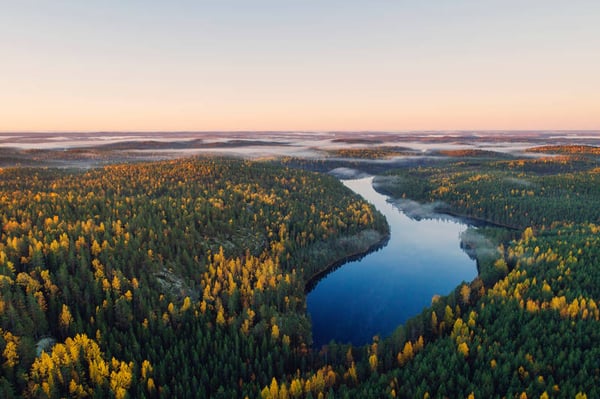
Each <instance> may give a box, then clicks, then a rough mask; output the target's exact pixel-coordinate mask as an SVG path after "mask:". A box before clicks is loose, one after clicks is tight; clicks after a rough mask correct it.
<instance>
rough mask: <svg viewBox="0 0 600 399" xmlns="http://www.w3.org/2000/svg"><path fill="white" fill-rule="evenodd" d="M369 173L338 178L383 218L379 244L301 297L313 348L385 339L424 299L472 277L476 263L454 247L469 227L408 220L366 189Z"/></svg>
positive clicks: (426, 302)
mask: <svg viewBox="0 0 600 399" xmlns="http://www.w3.org/2000/svg"><path fill="white" fill-rule="evenodd" d="M372 181H373V178H372V177H369V178H363V179H354V180H345V181H343V183H344V184H345V185H346V186H348V187H349V188H350V189H352V190H353V191H354V192H356V193H358V194H360V195H362V196H363V198H365V199H366V200H367V201H369V202H371V203H372V204H373V205H374V206H375V207H376V208H377V209H378V210H379V211H380V212H381V213H383V215H384V216H385V217H386V218H387V221H388V223H389V225H390V233H391V236H390V240H389V242H388V244H387V246H385V247H384V248H382V249H380V250H378V251H376V252H373V253H371V254H369V255H367V256H366V257H364V258H363V259H361V260H358V261H353V262H349V263H347V264H345V265H343V266H342V267H340V268H338V269H337V270H335V271H333V272H332V273H330V274H328V275H327V276H326V277H325V278H323V279H322V280H321V281H319V283H318V284H317V285H316V286H315V287H314V289H313V290H312V291H311V292H310V293H309V294H308V298H307V306H308V312H309V314H310V317H311V319H312V325H313V341H314V344H315V347H319V346H321V345H324V344H327V343H328V342H329V341H331V340H332V339H333V340H335V341H337V342H341V343H348V342H349V343H352V344H354V345H362V344H366V343H369V342H371V340H372V338H373V336H374V335H376V334H379V335H381V336H387V335H389V334H391V333H392V331H393V330H394V329H395V328H396V327H397V326H398V325H399V324H402V323H404V322H405V321H406V320H407V319H409V318H410V317H412V316H414V315H416V314H418V313H420V312H421V311H422V310H423V308H424V307H426V306H428V305H429V304H431V299H432V297H433V296H434V295H436V294H439V295H446V294H449V293H450V292H451V291H452V290H453V289H454V288H455V287H456V286H457V285H458V284H459V283H461V282H462V281H471V280H473V279H474V278H475V276H476V275H477V267H476V265H475V261H473V260H472V259H470V258H469V256H468V255H467V254H466V253H465V252H463V251H462V250H461V248H460V233H461V232H462V231H464V230H466V228H467V227H468V225H467V224H464V223H462V222H460V221H457V220H443V219H422V220H414V219H411V218H409V217H408V216H406V215H405V214H404V213H403V212H402V211H401V210H399V209H398V208H397V207H395V206H393V205H392V204H390V203H389V202H387V197H385V196H383V195H381V194H379V193H378V192H376V191H375V190H374V189H373V186H372Z"/></svg>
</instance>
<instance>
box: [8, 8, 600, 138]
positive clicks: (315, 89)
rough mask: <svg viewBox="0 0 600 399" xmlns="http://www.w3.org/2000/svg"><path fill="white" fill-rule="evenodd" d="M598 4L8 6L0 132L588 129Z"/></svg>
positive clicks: (592, 119) (596, 114)
mask: <svg viewBox="0 0 600 399" xmlns="http://www.w3.org/2000/svg"><path fill="white" fill-rule="evenodd" d="M599 21H600V2H599V1H597V0H593V1H577V0H571V1H564V0H562V1H556V0H539V1H538V0H519V1H514V0H503V1H497V0H488V1H481V0H473V1H467V0H452V1H450V0H419V1H417V0H414V1H413V0H395V1H379V0H372V1H353V0H347V1H337V0H331V1H327V0H321V1H316V0H315V1H313V0H253V1H248V0H238V1H231V0H210V1H202V0H197V1H172V2H168V1H154V0H145V1H141V0H129V1H122V0H106V1H81V0H73V1H64V0H46V1H45V0H38V1H30V0H19V1H5V2H3V4H2V11H1V12H0V131H4V132H6V131H9V132H10V131H168V130H170V131H231V130H242V131H243V130H266V131H274V130H288V131H289V130H291V131H293V130H305V131H306V130H313V131H327V130H348V131H363V130H386V131H406V130H478V129H481V130H509V129H518V130H521V129H525V130H536V129H540V130H596V129H600V23H599Z"/></svg>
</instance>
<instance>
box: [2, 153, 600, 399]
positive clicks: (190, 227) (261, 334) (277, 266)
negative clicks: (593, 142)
mask: <svg viewBox="0 0 600 399" xmlns="http://www.w3.org/2000/svg"><path fill="white" fill-rule="evenodd" d="M586 149H587V150H586V151H580V149H577V148H572V147H539V148H536V149H534V150H533V151H535V152H534V153H535V154H536V157H533V158H531V157H518V158H517V157H512V156H506V155H504V154H495V153H490V152H477V151H474V152H465V153H457V152H447V153H445V154H440V155H443V156H442V157H441V158H440V159H437V160H435V161H426V162H425V161H423V162H421V161H419V162H414V163H413V164H412V166H411V165H407V166H406V167H401V168H395V169H393V170H388V171H386V172H382V173H381V174H380V175H379V176H378V177H377V178H376V179H375V187H376V189H377V190H379V191H381V192H384V193H386V194H388V195H390V196H391V197H392V198H395V199H396V200H397V201H399V204H400V205H399V206H401V203H402V201H406V200H413V201H417V202H420V203H431V204H434V206H435V207H436V208H437V209H438V211H440V212H444V213H449V214H452V215H459V216H464V217H470V218H473V219H478V220H481V221H486V222H487V224H486V225H485V227H482V228H480V229H477V232H476V233H475V232H470V233H472V234H477V235H479V236H480V241H479V242H483V241H485V242H486V243H487V245H486V247H485V248H483V247H481V246H479V245H478V244H477V242H476V241H473V242H470V243H466V244H465V245H470V246H471V247H470V251H471V253H472V256H474V257H476V258H477V261H478V267H479V272H480V273H479V277H478V278H476V279H475V280H474V281H472V282H468V283H463V284H461V285H459V286H458V287H456V290H455V291H454V292H452V293H449V295H447V296H444V297H440V298H435V299H434V300H433V301H432V304H431V307H429V308H427V309H425V310H424V311H423V313H422V314H420V315H417V316H415V317H414V318H413V319H411V320H409V321H408V322H407V323H406V324H405V325H403V326H399V327H398V329H397V330H396V331H395V332H394V333H393V334H392V335H391V336H390V337H373V341H372V342H371V343H370V344H368V345H365V346H363V347H353V346H350V345H342V344H336V343H333V342H332V343H331V344H329V345H327V346H325V347H323V348H316V347H313V346H312V343H311V333H310V328H311V326H310V321H309V318H308V317H307V314H306V303H305V302H306V301H305V298H306V293H305V288H306V284H307V282H309V281H310V279H311V277H313V276H314V275H315V274H318V273H320V272H322V271H323V270H324V269H326V268H327V267H329V266H331V265H334V264H335V263H336V261H338V260H340V259H343V258H344V257H346V256H348V255H349V254H356V253H361V252H365V251H368V250H369V249H370V248H371V247H373V246H374V245H377V244H378V243H379V242H381V241H382V240H385V237H386V235H387V234H388V226H387V224H386V222H385V220H384V218H383V217H382V216H381V215H380V214H379V213H378V212H376V211H375V210H374V209H373V208H372V207H371V206H369V205H368V204H367V203H365V202H364V201H363V200H361V199H360V198H359V197H357V196H356V195H354V194H353V193H352V192H351V191H350V190H348V189H346V188H345V187H344V186H343V185H342V184H341V183H340V182H339V181H337V179H335V178H333V177H331V176H328V175H325V174H320V173H314V172H310V171H307V170H308V169H310V170H315V169H316V170H321V169H323V168H325V167H326V165H325V164H324V163H323V162H322V161H314V162H313V161H310V160H293V159H292V160H290V159H288V160H284V161H282V162H250V161H241V160H231V159H186V160H175V161H163V162H148V163H132V164H117V165H110V166H106V167H103V168H96V169H90V170H87V171H84V170H65V169H52V168H49V169H48V168H24V167H23V168H4V169H0V210H1V214H0V215H1V217H2V220H1V227H2V231H1V237H0V353H1V359H0V362H1V367H2V368H1V370H2V373H1V374H0V396H2V397H6V398H9V397H51V398H54V397H98V398H100V397H117V398H126V397H164V398H170V397H182V398H183V397H215V398H217V397H222V398H232V397H240V398H244V397H248V398H261V397H262V398H265V399H266V398H271V399H276V398H281V399H286V398H314V399H317V398H338V397H340V398H387V397H389V398H394V397H400V398H445V397H449V398H504V397H506V398H512V397H517V398H562V397H567V398H585V397H588V398H593V397H598V396H600V391H599V389H598V386H600V362H599V359H600V345H599V344H598V343H599V342H600V309H599V308H598V306H599V305H598V302H599V301H600V291H598V290H599V287H600V271H599V268H598V262H599V254H600V252H599V250H598V248H600V241H599V238H598V237H599V235H598V232H599V231H600V192H599V191H598V190H600V188H599V187H600V185H599V184H598V183H600V181H598V179H599V177H598V176H600V172H599V165H598V159H597V158H596V157H597V152H595V150H594V149H593V148H591V149H590V148H587V147H586ZM398 151H399V150H398ZM546 153H552V156H546V155H545V154H546ZM555 153H559V154H560V155H559V156H556V155H554V154H555ZM351 155H352V156H354V157H359V158H362V157H363V156H364V157H367V158H368V157H369V156H373V157H375V158H379V157H380V156H384V155H386V153H385V151H382V152H380V151H372V150H368V151H367V150H365V151H364V152H363V151H356V150H355V151H353V152H352V154H351ZM335 162H336V166H337V165H339V164H340V162H341V161H339V160H336V161H335ZM291 165H293V166H295V168H292V167H290V166H291ZM377 168H381V165H379V166H378V167H377ZM378 170H379V169H378ZM467 241H469V240H467V238H465V242H467ZM490 247H491V248H492V250H490ZM398 306H402V304H398Z"/></svg>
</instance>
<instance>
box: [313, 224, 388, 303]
mask: <svg viewBox="0 0 600 399" xmlns="http://www.w3.org/2000/svg"><path fill="white" fill-rule="evenodd" d="M372 232H373V233H376V234H377V239H376V240H371V241H369V242H368V245H367V247H366V248H365V247H364V246H362V247H361V248H355V250H354V251H352V252H350V253H346V254H344V255H342V256H341V257H336V258H335V259H333V260H330V261H329V262H328V263H327V264H326V265H325V267H323V268H322V269H320V270H319V271H317V272H315V273H313V274H312V275H311V276H310V277H309V278H308V279H306V281H305V283H304V293H305V294H308V293H309V292H310V291H312V290H313V289H314V288H315V287H316V286H317V284H318V283H319V281H321V279H323V278H324V277H325V276H327V275H328V274H329V273H331V272H333V271H335V270H336V269H338V268H339V267H341V266H343V265H345V264H346V263H348V262H351V261H355V260H360V259H362V258H364V257H365V256H367V255H369V254H370V253H372V252H375V251H378V250H380V249H381V248H384V247H385V246H386V245H387V244H388V242H389V240H390V232H389V231H388V232H387V233H381V232H379V231H377V230H372V229H369V230H364V231H361V232H359V233H358V234H355V235H353V236H349V237H341V238H339V239H338V240H336V242H335V243H331V244H329V245H330V246H335V245H336V244H337V243H338V242H339V240H341V239H348V238H356V237H361V236H365V235H367V234H370V233H372ZM362 238H363V239H364V238H367V237H362Z"/></svg>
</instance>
